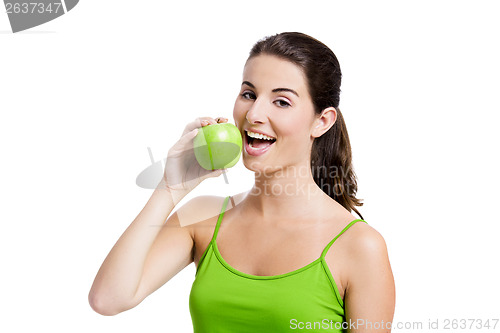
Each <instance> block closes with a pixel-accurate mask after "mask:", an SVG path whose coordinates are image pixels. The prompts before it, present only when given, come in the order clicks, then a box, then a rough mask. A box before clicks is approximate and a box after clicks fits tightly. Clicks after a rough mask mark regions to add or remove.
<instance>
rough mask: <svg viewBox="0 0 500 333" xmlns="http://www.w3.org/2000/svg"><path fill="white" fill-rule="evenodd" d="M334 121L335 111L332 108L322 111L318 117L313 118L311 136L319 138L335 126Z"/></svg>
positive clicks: (335, 117)
mask: <svg viewBox="0 0 500 333" xmlns="http://www.w3.org/2000/svg"><path fill="white" fill-rule="evenodd" d="M336 120H337V110H336V109H335V108H334V107H333V106H331V107H328V108H326V109H324V110H323V111H322V112H321V114H320V115H317V116H315V119H314V122H313V126H312V129H311V136H312V137H314V138H319V137H320V136H322V135H323V134H325V133H326V132H327V131H328V130H329V129H330V128H331V127H332V126H333V124H335V121H336Z"/></svg>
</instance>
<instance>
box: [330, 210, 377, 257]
mask: <svg viewBox="0 0 500 333" xmlns="http://www.w3.org/2000/svg"><path fill="white" fill-rule="evenodd" d="M359 221H363V222H365V223H366V224H368V223H367V222H366V221H365V220H362V219H356V220H354V221H352V222H351V223H349V224H348V225H346V227H345V228H344V229H342V231H341V232H339V234H338V235H337V236H335V238H334V239H332V240H331V242H330V243H328V245H327V246H326V247H325V249H324V250H323V252H322V253H321V258H324V257H325V256H326V253H327V252H328V250H329V249H330V247H331V246H332V244H333V243H334V242H335V241H336V240H337V238H339V237H340V236H341V235H342V234H343V233H344V232H346V231H347V229H349V228H350V227H351V226H352V225H354V224H355V223H356V222H359Z"/></svg>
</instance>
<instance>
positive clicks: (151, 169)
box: [136, 147, 356, 196]
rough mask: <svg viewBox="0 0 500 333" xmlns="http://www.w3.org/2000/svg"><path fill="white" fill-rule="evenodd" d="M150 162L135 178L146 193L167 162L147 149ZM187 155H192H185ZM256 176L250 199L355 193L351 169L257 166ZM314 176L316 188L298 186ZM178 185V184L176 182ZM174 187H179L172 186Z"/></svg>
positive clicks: (152, 186) (152, 187)
mask: <svg viewBox="0 0 500 333" xmlns="http://www.w3.org/2000/svg"><path fill="white" fill-rule="evenodd" d="M147 149H148V154H149V159H150V161H151V165H150V166H148V167H146V168H145V169H144V170H142V171H141V172H140V173H139V175H138V176H137V177H136V185H137V186H139V187H141V188H145V189H155V188H156V187H157V186H158V184H159V183H160V181H161V180H162V178H163V176H164V166H165V163H166V160H167V159H166V158H164V159H161V160H155V158H154V157H153V153H152V151H151V148H150V147H148V148H147ZM188 153H189V154H191V153H192V151H191V152H188ZM251 167H252V168H253V169H255V171H254V175H255V183H256V187H255V191H254V192H252V194H253V195H261V194H262V195H273V196H277V195H287V196H295V195H304V196H306V195H307V196H309V195H310V194H311V193H314V192H315V191H314V190H316V187H319V188H321V189H322V190H323V191H325V192H326V193H327V194H329V195H336V196H342V195H344V194H347V195H349V194H351V193H354V190H355V185H356V184H355V183H352V182H351V181H350V172H351V169H350V168H349V167H348V168H343V167H339V166H330V167H326V166H311V167H309V166H307V167H304V166H299V167H297V166H287V167H286V168H285V167H272V166H268V165H266V166H264V167H263V168H259V167H258V165H254V166H251ZM222 174H223V177H224V182H225V183H226V184H229V179H228V177H227V175H226V172H225V171H224V172H223V173H222ZM310 176H313V177H315V178H316V179H318V181H317V184H308V185H306V184H305V183H304V182H301V181H300V179H304V178H307V177H310ZM282 179H294V180H295V182H284V183H280V182H279V181H280V180H282ZM196 180H197V179H195V178H194V179H183V181H184V182H196ZM179 181H180V180H179ZM170 185H172V186H176V185H180V184H176V183H175V182H174V183H171V184H170Z"/></svg>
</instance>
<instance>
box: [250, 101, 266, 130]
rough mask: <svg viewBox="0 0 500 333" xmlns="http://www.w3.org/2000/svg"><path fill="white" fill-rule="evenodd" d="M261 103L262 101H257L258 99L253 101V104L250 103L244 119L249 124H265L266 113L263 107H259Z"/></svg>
mask: <svg viewBox="0 0 500 333" xmlns="http://www.w3.org/2000/svg"><path fill="white" fill-rule="evenodd" d="M261 102H262V101H258V99H257V100H255V102H253V103H252V106H251V107H250V109H249V110H248V111H247V114H246V119H247V120H248V122H249V123H250V124H263V123H265V120H266V117H267V112H266V107H265V106H264V105H261V104H262V103H261Z"/></svg>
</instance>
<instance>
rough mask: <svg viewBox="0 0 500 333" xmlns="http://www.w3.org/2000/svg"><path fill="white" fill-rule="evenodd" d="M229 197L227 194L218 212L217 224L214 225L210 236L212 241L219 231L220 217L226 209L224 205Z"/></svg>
mask: <svg viewBox="0 0 500 333" xmlns="http://www.w3.org/2000/svg"><path fill="white" fill-rule="evenodd" d="M229 198H230V196H229V195H228V196H227V197H226V199H224V203H223V204H222V209H221V212H220V214H219V218H218V219H217V224H216V225H215V229H214V235H213V236H212V242H213V241H215V239H216V238H217V234H218V233H219V228H220V224H221V222H222V218H223V217H224V213H225V211H226V206H227V203H228V201H229Z"/></svg>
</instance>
